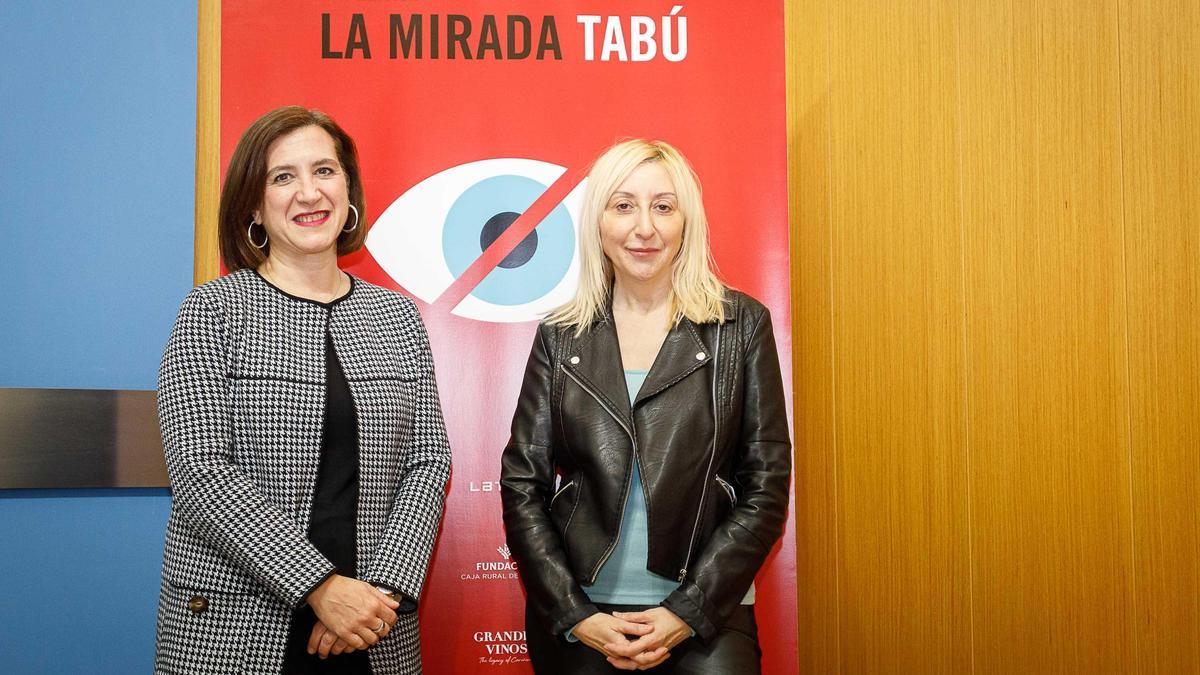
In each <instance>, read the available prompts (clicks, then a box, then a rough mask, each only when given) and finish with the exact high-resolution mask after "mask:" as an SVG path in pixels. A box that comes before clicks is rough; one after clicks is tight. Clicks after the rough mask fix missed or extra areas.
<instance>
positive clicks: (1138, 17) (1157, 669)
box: [1121, 0, 1200, 673]
mask: <svg viewBox="0 0 1200 675" xmlns="http://www.w3.org/2000/svg"><path fill="white" fill-rule="evenodd" d="M1197 68H1200V4H1197V3H1196V2H1195V0H1153V1H1151V0H1137V1H1135V0H1122V2H1121V81H1122V86H1121V89H1122V104H1123V105H1122V121H1123V124H1122V128H1123V131H1124V133H1123V147H1124V157H1125V161H1124V194H1125V249H1126V271H1127V275H1128V293H1129V295H1128V313H1129V354H1130V362H1129V377H1130V386H1131V399H1132V403H1131V406H1130V417H1131V422H1132V432H1133V433H1132V439H1133V495H1134V503H1133V507H1134V508H1133V533H1134V560H1135V573H1136V576H1135V579H1136V597H1137V610H1138V613H1137V636H1136V638H1137V645H1138V654H1139V665H1140V670H1141V672H1144V673H1200V75H1198V73H1197Z"/></svg>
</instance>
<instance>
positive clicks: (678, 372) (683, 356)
mask: <svg viewBox="0 0 1200 675" xmlns="http://www.w3.org/2000/svg"><path fill="white" fill-rule="evenodd" d="M711 360H712V354H711V353H709V348H708V347H707V346H706V345H705V344H704V341H703V340H701V338H700V333H699V331H698V330H697V329H696V324H694V323H692V322H691V321H689V320H687V319H686V318H685V319H681V320H680V321H679V323H677V324H675V326H674V327H673V328H671V331H670V332H669V333H667V337H666V339H664V340H663V344H662V347H660V348H659V350H658V356H656V357H655V358H654V365H653V366H651V367H650V373H649V374H648V375H647V376H646V383H645V384H643V385H642V389H641V391H639V392H638V395H637V400H636V401H635V402H634V404H633V405H634V407H635V408H636V407H637V406H638V405H639V404H640V403H641V402H642V401H644V400H646V399H648V398H650V397H651V396H654V395H656V394H658V393H659V392H661V391H663V390H664V389H666V388H668V387H670V386H671V385H673V384H675V383H676V382H678V381H680V380H682V379H683V378H685V377H687V376H688V375H690V374H691V373H692V372H693V371H695V370H696V369H697V368H700V367H701V366H703V365H704V364H706V363H708V362H709V361H711Z"/></svg>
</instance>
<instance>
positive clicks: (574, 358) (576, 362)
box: [571, 356, 579, 366]
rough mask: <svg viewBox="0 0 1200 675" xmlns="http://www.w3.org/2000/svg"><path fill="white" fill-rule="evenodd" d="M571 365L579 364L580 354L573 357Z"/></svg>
mask: <svg viewBox="0 0 1200 675" xmlns="http://www.w3.org/2000/svg"><path fill="white" fill-rule="evenodd" d="M571 365H573V366H577V365H579V357H578V356H572V357H571Z"/></svg>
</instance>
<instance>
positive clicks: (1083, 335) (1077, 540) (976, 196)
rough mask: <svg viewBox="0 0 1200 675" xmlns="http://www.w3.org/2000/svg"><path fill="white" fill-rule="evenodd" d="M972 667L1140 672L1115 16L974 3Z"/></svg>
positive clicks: (963, 52) (1097, 7)
mask: <svg viewBox="0 0 1200 675" xmlns="http://www.w3.org/2000/svg"><path fill="white" fill-rule="evenodd" d="M962 8H963V12H962V21H961V24H960V30H961V33H960V40H961V41H960V50H959V62H960V81H961V84H962V89H961V93H962V96H961V111H962V112H961V120H962V135H963V145H962V155H963V162H962V195H963V204H964V213H965V217H964V231H965V233H966V234H965V243H966V248H965V253H966V263H965V267H966V270H967V307H968V320H967V333H968V334H967V342H968V345H969V354H970V366H969V370H968V379H967V390H968V409H969V414H968V416H969V427H970V441H969V443H970V447H971V464H972V471H971V476H970V481H971V485H970V492H971V513H972V522H971V537H972V561H973V569H972V572H973V574H972V577H973V590H974V594H973V598H972V600H973V607H974V628H975V633H974V641H975V659H974V662H975V670H976V671H977V672H984V673H991V672H995V673H1012V672H1038V673H1082V672H1088V673H1100V672H1131V671H1132V670H1133V667H1134V642H1133V623H1132V617H1133V602H1134V597H1133V584H1132V579H1133V575H1132V540H1131V516H1130V512H1131V511H1130V510H1131V495H1130V488H1129V478H1130V473H1129V471H1130V467H1129V425H1128V414H1127V402H1128V391H1127V389H1128V387H1127V379H1126V344H1125V342H1126V341H1125V321H1124V318H1125V317H1124V311H1123V305H1124V296H1125V285H1124V277H1123V267H1122V265H1123V263H1122V253H1123V251H1122V231H1121V175H1120V170H1121V167H1120V134H1119V130H1120V121H1119V96H1120V93H1119V79H1118V67H1117V65H1118V51H1117V50H1118V38H1117V13H1116V5H1115V2H1111V1H1110V2H1099V3H1073V2H1046V3H1015V2H1014V3H986V2H963V3H962Z"/></svg>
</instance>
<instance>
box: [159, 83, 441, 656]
mask: <svg viewBox="0 0 1200 675" xmlns="http://www.w3.org/2000/svg"><path fill="white" fill-rule="evenodd" d="M365 217H366V211H365V205H364V202H363V187H362V178H361V176H360V175H359V168H358V158H357V155H356V151H355V148H354V142H353V141H352V140H351V138H350V136H349V135H347V134H346V132H345V131H343V130H342V128H341V127H339V126H338V125H337V124H336V123H335V122H334V121H333V120H332V119H331V118H329V117H328V116H327V115H325V114H323V113H321V112H319V111H315V110H308V109H305V108H302V107H298V106H291V107H286V108H280V109H278V110H273V111H271V112H269V113H267V114H265V115H263V116H262V117H260V118H259V119H257V120H256V121H255V122H254V123H253V124H251V125H250V127H249V128H248V129H247V130H246V131H245V133H244V134H243V135H242V138H241V140H239V141H238V145H237V148H236V149H235V150H234V153H233V157H232V158H231V159H230V162H229V168H228V170H227V173H226V176H225V184H224V187H223V189H222V193H221V204H220V213H219V224H218V228H219V232H218V234H219V240H220V247H221V256H222V260H223V261H224V263H225V267H226V268H227V269H228V270H229V272H230V274H228V275H227V276H225V277H222V278H220V279H217V280H215V281H211V282H209V283H206V284H204V285H202V286H199V287H197V288H195V289H193V290H192V292H191V293H190V294H189V295H188V296H187V298H186V299H185V300H184V302H183V305H182V307H181V308H180V310H179V317H178V319H177V320H176V323H175V328H174V330H173V331H172V333H171V337H170V340H169V341H168V343H167V346H166V351H165V353H164V355H163V361H162V368H161V370H160V372H159V388H158V409H159V418H160V422H161V426H162V436H163V446H164V452H165V454H166V459H167V469H168V473H169V474H170V478H171V488H172V502H171V515H170V519H169V521H168V523H167V541H166V551H165V555H164V561H163V578H162V589H161V595H160V598H159V607H158V638H157V656H156V659H155V671H156V672H158V673H187V674H189V675H193V674H196V673H222V674H224V673H230V672H255V673H271V672H274V673H280V672H282V673H317V672H320V673H327V672H336V673H375V675H385V674H390V673H416V672H420V668H421V661H420V648H419V643H418V635H417V614H416V611H415V610H416V607H417V599H418V597H419V595H420V591H421V586H422V584H423V583H424V579H425V572H426V567H427V565H428V562H429V556H430V553H431V551H432V548H433V543H434V538H435V536H436V533H437V529H438V523H439V521H440V519H441V513H442V504H443V501H444V489H445V484H446V480H447V477H448V474H449V468H450V449H449V445H448V443H447V440H446V432H445V427H444V425H443V422H442V414H441V408H440V404H439V401H438V395H437V387H436V383H435V379H434V372H433V359H432V355H431V353H430V350H429V343H428V338H427V336H426V333H425V329H424V326H423V325H422V323H421V317H420V315H419V314H418V313H417V310H416V307H415V305H414V304H413V302H412V301H411V300H409V299H408V298H406V297H404V296H402V295H400V294H399V293H396V292H394V291H390V290H386V289H383V288H379V287H377V286H373V285H371V284H368V283H366V282H363V281H361V280H358V279H355V278H353V277H351V276H350V275H348V274H346V273H344V272H342V271H341V270H340V269H339V268H338V266H337V258H338V256H339V255H343V254H346V253H350V252H353V251H355V250H357V249H359V248H360V247H361V246H362V244H363V241H364V240H365V235H366V230H367V223H366V222H365Z"/></svg>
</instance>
